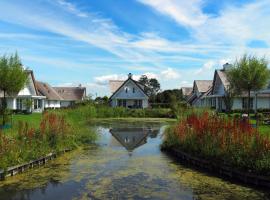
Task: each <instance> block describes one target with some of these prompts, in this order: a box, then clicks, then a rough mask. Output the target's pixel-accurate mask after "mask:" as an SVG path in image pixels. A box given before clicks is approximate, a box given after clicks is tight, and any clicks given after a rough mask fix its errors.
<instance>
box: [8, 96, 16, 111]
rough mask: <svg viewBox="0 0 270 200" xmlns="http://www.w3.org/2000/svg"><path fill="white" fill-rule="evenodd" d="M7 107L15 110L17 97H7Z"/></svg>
mask: <svg viewBox="0 0 270 200" xmlns="http://www.w3.org/2000/svg"><path fill="white" fill-rule="evenodd" d="M7 107H8V109H11V110H15V109H16V99H15V98H7Z"/></svg>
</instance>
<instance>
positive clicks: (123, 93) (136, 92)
mask: <svg viewBox="0 0 270 200" xmlns="http://www.w3.org/2000/svg"><path fill="white" fill-rule="evenodd" d="M119 99H121V100H126V107H132V106H134V104H135V100H142V107H143V108H147V107H148V106H149V104H148V97H147V96H146V95H145V94H144V92H143V91H142V90H141V89H140V88H139V87H138V86H137V85H136V84H135V83H134V82H133V81H132V80H129V81H128V82H126V83H125V85H123V86H122V87H121V88H120V90H119V91H117V92H116V93H115V94H114V95H113V97H112V98H111V106H112V107H116V106H118V100H119Z"/></svg>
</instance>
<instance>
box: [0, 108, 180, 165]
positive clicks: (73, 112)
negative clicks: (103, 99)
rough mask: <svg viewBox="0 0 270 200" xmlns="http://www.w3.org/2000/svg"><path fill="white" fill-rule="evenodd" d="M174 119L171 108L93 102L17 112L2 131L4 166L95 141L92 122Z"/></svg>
mask: <svg viewBox="0 0 270 200" xmlns="http://www.w3.org/2000/svg"><path fill="white" fill-rule="evenodd" d="M173 118H174V115H173V113H172V112H171V110H170V109H138V110H134V109H125V108H110V107H108V106H98V105H93V104H89V105H84V106H78V107H75V108H68V109H61V110H49V111H47V112H45V113H43V114H39V113H33V114H29V115H23V114H16V115H13V117H12V128H11V129H5V130H2V131H1V130H0V169H1V168H4V169H5V168H7V167H9V166H13V165H17V164H21V163H24V162H27V161H30V160H33V159H37V158H39V157H41V156H44V155H46V154H48V153H50V152H59V151H61V150H63V149H74V148H76V147H78V146H80V145H83V144H85V143H90V142H93V141H95V139H96V134H95V133H94V131H93V130H91V129H90V127H89V122H94V121H96V120H99V121H103V122H109V121H115V120H116V119H117V120H118V121H120V122H121V121H125V122H134V121H152V122H153V121H158V122H160V121H163V122H167V121H175V119H173Z"/></svg>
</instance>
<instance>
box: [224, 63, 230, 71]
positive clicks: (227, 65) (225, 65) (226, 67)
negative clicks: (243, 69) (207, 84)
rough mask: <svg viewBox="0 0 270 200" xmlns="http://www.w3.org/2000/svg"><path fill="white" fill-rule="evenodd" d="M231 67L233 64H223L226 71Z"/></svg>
mask: <svg viewBox="0 0 270 200" xmlns="http://www.w3.org/2000/svg"><path fill="white" fill-rule="evenodd" d="M230 68H232V64H229V63H225V64H224V65H223V70H224V71H226V70H229V69H230Z"/></svg>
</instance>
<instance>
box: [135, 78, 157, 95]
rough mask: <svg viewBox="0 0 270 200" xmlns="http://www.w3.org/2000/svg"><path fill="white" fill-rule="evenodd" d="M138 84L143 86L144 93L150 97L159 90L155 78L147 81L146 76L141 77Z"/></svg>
mask: <svg viewBox="0 0 270 200" xmlns="http://www.w3.org/2000/svg"><path fill="white" fill-rule="evenodd" d="M138 82H139V83H140V84H142V85H144V86H145V88H144V91H145V92H146V94H147V95H148V96H150V97H153V96H155V95H156V93H157V92H158V91H159V90H160V83H159V82H158V80H157V79H155V78H150V79H149V78H148V77H147V76H146V75H142V76H141V77H140V79H139V81H138Z"/></svg>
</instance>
